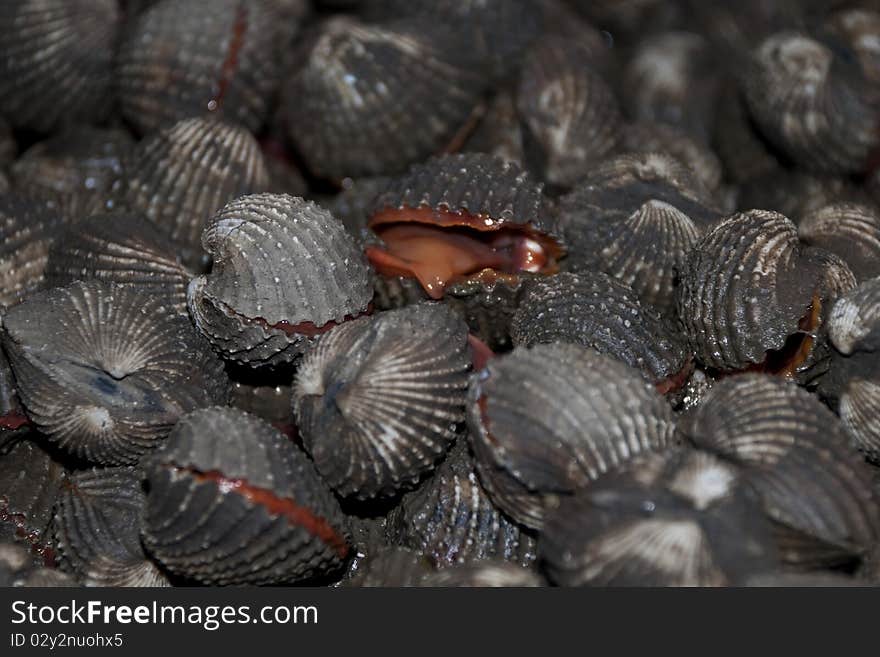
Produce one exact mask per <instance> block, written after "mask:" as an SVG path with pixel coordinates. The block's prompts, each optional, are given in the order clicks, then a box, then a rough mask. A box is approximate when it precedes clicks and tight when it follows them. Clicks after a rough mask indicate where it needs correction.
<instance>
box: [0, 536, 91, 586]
mask: <svg viewBox="0 0 880 657" xmlns="http://www.w3.org/2000/svg"><path fill="white" fill-rule="evenodd" d="M77 585H78V582H76V581H74V579H73V578H72V577H70V576H69V575H67V574H66V573H62V572H61V571H60V570H56V569H54V568H46V567H44V566H40V565H35V564H34V563H33V562H32V561H31V558H30V555H29V554H28V552H27V550H26V549H25V548H24V547H22V546H21V545H19V544H17V543H9V542H0V586H3V587H11V586H22V587H31V586H39V587H47V586H69V587H73V586H77Z"/></svg>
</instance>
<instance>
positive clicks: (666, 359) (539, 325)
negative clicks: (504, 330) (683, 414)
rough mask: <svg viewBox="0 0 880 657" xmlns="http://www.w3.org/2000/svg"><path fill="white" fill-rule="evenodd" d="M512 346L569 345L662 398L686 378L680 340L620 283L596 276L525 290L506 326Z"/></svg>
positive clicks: (557, 279)
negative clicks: (615, 363)
mask: <svg viewBox="0 0 880 657" xmlns="http://www.w3.org/2000/svg"><path fill="white" fill-rule="evenodd" d="M511 335H512V336H513V343H514V344H515V345H525V346H532V345H535V344H541V343H551V342H571V343H575V344H580V345H583V346H584V347H591V348H593V349H595V350H596V351H598V352H599V353H602V354H607V355H609V356H612V357H614V358H616V359H617V360H620V361H622V362H624V363H626V364H627V365H629V366H630V367H632V368H634V369H637V370H639V371H640V372H641V373H642V376H644V377H645V379H647V380H648V381H650V382H651V383H653V384H654V385H655V387H656V388H657V391H658V392H660V393H661V394H665V393H667V392H670V391H672V390H674V389H677V388H680V387H681V386H682V385H683V384H684V381H685V380H686V379H687V377H688V375H689V374H690V372H691V369H692V364H691V358H690V354H689V353H688V352H687V350H686V348H685V345H684V343H683V341H682V340H681V338H680V336H679V335H678V334H677V333H676V332H674V331H673V329H672V327H670V326H667V325H666V323H665V322H664V321H663V320H662V319H661V317H660V315H659V314H658V313H657V312H656V311H655V310H654V309H653V308H651V307H649V306H643V305H642V304H640V303H639V301H638V299H637V298H636V296H635V293H634V292H633V291H632V290H631V289H630V288H628V287H627V286H625V285H624V284H623V283H620V282H618V281H616V280H615V279H613V278H611V277H610V276H608V275H606V274H602V273H600V272H589V271H584V272H581V273H579V274H572V273H567V272H566V273H561V274H557V275H555V276H548V277H546V278H544V279H541V280H532V281H529V282H528V283H526V284H525V286H524V291H523V294H522V297H521V299H520V302H519V307H518V308H517V311H516V313H515V314H514V316H513V321H512V322H511Z"/></svg>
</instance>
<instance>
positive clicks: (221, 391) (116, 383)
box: [3, 281, 228, 465]
mask: <svg viewBox="0 0 880 657" xmlns="http://www.w3.org/2000/svg"><path fill="white" fill-rule="evenodd" d="M3 328H4V332H3V347H4V349H5V350H6V353H7V354H8V356H9V361H10V364H11V365H12V370H13V372H14V373H15V378H16V381H17V382H18V385H19V394H20V395H21V399H22V402H23V403H24V406H25V409H26V411H27V414H28V417H29V418H30V419H31V420H32V421H33V422H34V423H35V424H36V425H37V427H39V429H40V431H41V432H43V433H44V434H46V435H47V436H48V437H49V439H50V440H51V441H52V442H54V443H56V444H57V445H58V446H59V447H61V448H63V449H64V450H65V451H67V452H69V453H70V454H72V455H74V456H76V457H78V458H84V459H88V460H90V461H95V462H98V463H101V464H105V465H120V464H129V463H134V462H135V461H137V459H138V458H139V457H140V456H141V455H143V454H144V453H145V452H147V451H149V450H150V449H153V448H154V447H156V446H157V445H158V444H159V443H160V442H161V441H162V439H163V438H164V437H165V436H166V435H167V434H168V431H169V430H170V429H171V427H172V426H173V425H174V423H175V422H176V421H177V419H178V418H179V417H180V416H181V415H183V414H184V413H186V412H187V411H190V410H193V409H195V408H199V407H202V406H207V405H210V404H216V403H224V402H226V400H227V395H228V389H227V386H228V383H227V380H226V376H225V374H224V372H223V366H222V363H221V362H220V361H219V359H218V358H217V357H216V356H215V355H214V354H213V353H212V351H211V349H210V345H208V344H207V343H206V342H205V341H203V340H202V339H201V338H200V337H199V336H198V334H196V332H195V331H194V330H193V328H192V326H191V325H190V323H189V321H188V320H187V319H186V318H184V317H183V316H181V315H179V314H178V313H176V312H175V311H174V309H173V307H172V306H171V304H170V303H169V302H168V301H167V300H166V299H162V298H161V297H154V296H150V295H147V294H144V293H142V292H139V291H137V290H134V289H132V288H131V287H127V286H119V285H108V284H105V283H99V282H96V281H91V282H77V283H73V284H71V285H69V286H67V287H64V288H53V289H51V290H46V291H44V292H39V293H36V294H34V295H32V296H31V297H29V298H28V299H27V300H26V301H24V302H23V303H21V304H19V305H18V306H15V307H14V308H11V309H10V310H9V311H8V312H7V313H6V315H5V317H4V318H3Z"/></svg>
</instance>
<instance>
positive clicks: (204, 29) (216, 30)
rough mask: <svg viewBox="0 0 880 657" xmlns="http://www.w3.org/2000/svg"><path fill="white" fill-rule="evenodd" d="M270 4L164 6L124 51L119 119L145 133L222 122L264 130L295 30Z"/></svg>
mask: <svg viewBox="0 0 880 657" xmlns="http://www.w3.org/2000/svg"><path fill="white" fill-rule="evenodd" d="M273 4H275V3H274V2H272V1H269V0H249V1H247V2H244V1H242V0H162V1H161V2H157V3H155V4H154V5H153V6H152V7H150V8H149V9H147V11H145V12H144V13H143V14H142V15H141V16H140V17H138V19H137V20H136V22H135V23H134V25H133V26H132V28H131V29H130V30H129V32H128V34H127V35H126V38H125V39H124V41H123V44H122V46H121V48H120V52H119V57H118V63H117V79H118V86H119V97H120V102H121V108H122V113H123V115H124V116H125V118H126V119H127V120H128V121H130V122H131V123H132V124H133V125H134V126H135V127H136V128H137V129H138V131H139V132H141V133H142V134H146V133H151V132H155V131H156V130H158V129H160V128H163V127H166V126H168V125H170V124H172V123H175V122H176V121H179V120H181V119H186V118H191V117H195V116H208V115H218V116H221V117H222V118H223V119H225V120H227V121H231V122H235V123H241V124H242V125H244V126H245V127H246V128H248V129H249V130H250V131H252V132H256V131H257V130H259V128H260V126H261V125H262V124H263V121H264V120H265V118H266V116H267V114H268V112H269V107H270V102H271V100H272V96H273V94H274V93H275V92H276V91H277V89H278V84H279V82H280V80H281V58H280V57H279V56H278V52H277V51H278V49H280V48H281V46H282V37H283V36H287V32H289V31H290V30H295V29H296V27H297V25H296V22H295V21H285V20H283V17H282V16H281V15H279V13H278V12H277V11H276V10H275V8H274V7H273Z"/></svg>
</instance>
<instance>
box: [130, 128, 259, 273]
mask: <svg viewBox="0 0 880 657" xmlns="http://www.w3.org/2000/svg"><path fill="white" fill-rule="evenodd" d="M268 185H269V172H268V169H267V168H266V163H265V161H264V160H263V154H262V153H261V152H260V147H259V145H258V144H257V141H256V139H254V137H253V136H252V135H251V134H250V133H249V132H248V131H247V130H245V129H244V128H241V127H239V126H235V125H232V124H228V123H223V122H220V121H213V120H208V119H198V118H196V119H186V120H183V121H181V122H179V123H176V124H174V125H173V126H171V127H168V128H166V129H164V130H162V131H161V132H159V133H158V134H156V135H153V136H152V137H148V138H146V139H144V140H143V141H141V142H140V143H139V144H138V146H137V148H136V149H135V150H134V152H133V153H132V155H131V160H130V162H129V163H127V164H126V166H125V176H124V179H123V181H122V189H121V192H120V195H121V198H122V200H123V202H124V203H125V204H126V205H127V206H128V207H129V209H131V210H133V211H136V212H143V213H144V214H146V215H147V217H148V218H149V219H151V220H152V221H154V222H155V223H156V224H157V225H158V226H159V227H160V228H161V229H162V230H163V231H165V232H167V234H168V235H169V236H170V237H171V238H172V239H173V240H174V241H175V243H177V244H178V245H179V248H180V249H181V251H182V252H185V250H187V249H188V250H192V251H193V252H194V253H201V250H200V248H199V247H200V240H201V237H202V231H203V230H204V228H205V226H206V225H207V224H208V221H209V220H210V219H211V216H212V215H213V214H214V213H215V212H217V211H218V210H220V209H221V208H222V207H223V206H224V205H226V204H227V203H228V202H230V201H232V200H233V199H235V198H238V197H239V196H243V195H244V194H253V193H256V192H262V191H265V190H266V189H267V188H268ZM193 257H195V256H193Z"/></svg>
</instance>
